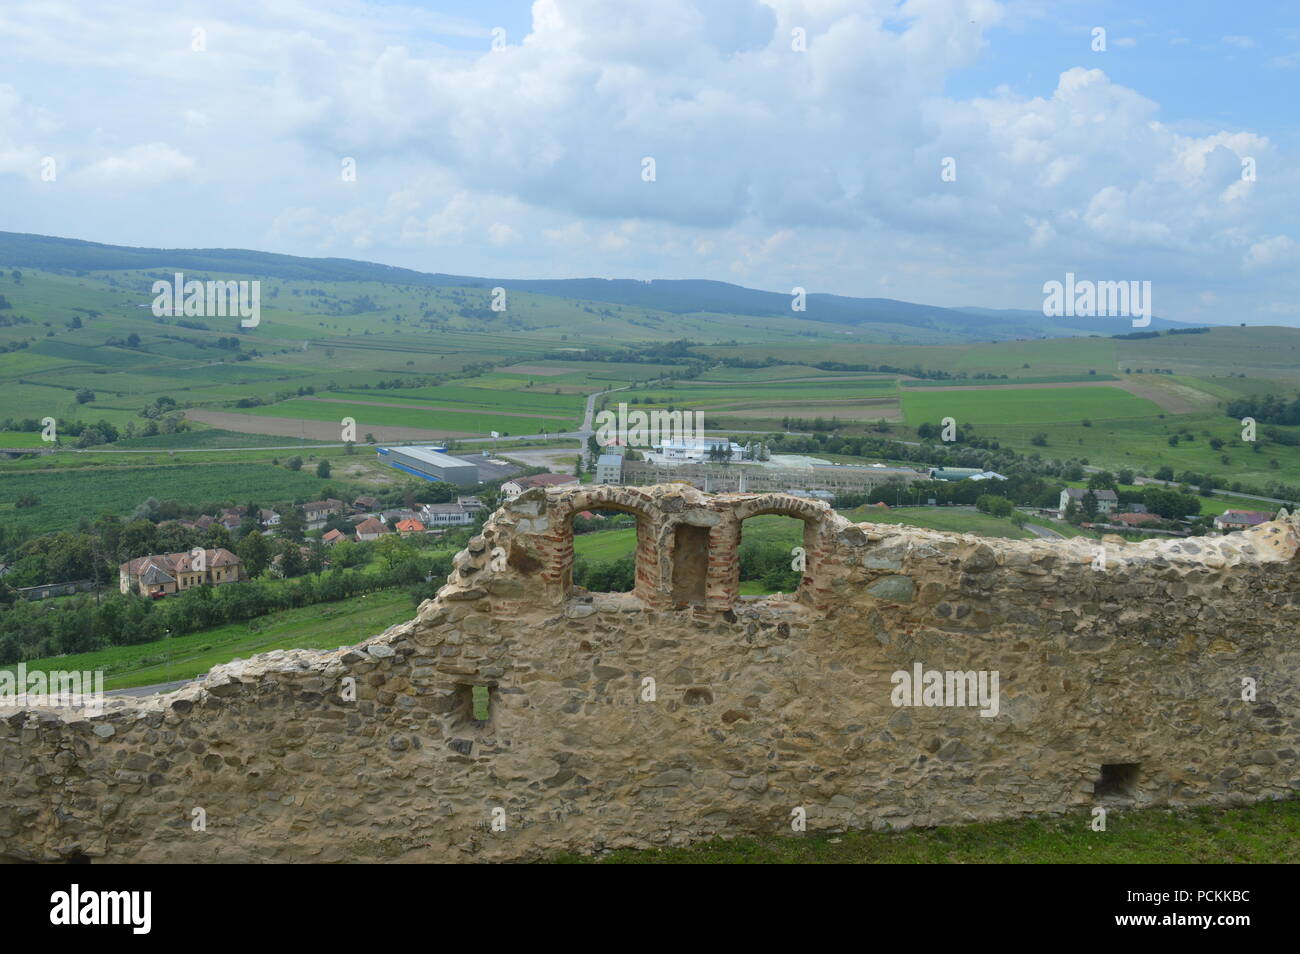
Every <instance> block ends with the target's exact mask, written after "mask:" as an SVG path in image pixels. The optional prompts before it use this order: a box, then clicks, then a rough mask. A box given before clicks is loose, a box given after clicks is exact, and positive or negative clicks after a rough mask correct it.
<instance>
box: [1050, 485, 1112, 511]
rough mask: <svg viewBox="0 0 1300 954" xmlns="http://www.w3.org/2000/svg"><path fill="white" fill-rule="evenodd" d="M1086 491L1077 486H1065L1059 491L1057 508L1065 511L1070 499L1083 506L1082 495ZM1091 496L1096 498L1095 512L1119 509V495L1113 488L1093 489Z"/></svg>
mask: <svg viewBox="0 0 1300 954" xmlns="http://www.w3.org/2000/svg"><path fill="white" fill-rule="evenodd" d="M1086 493H1088V491H1087V490H1082V489H1080V488H1078V487H1066V488H1065V489H1064V490H1062V491H1061V501H1060V505H1059V507H1058V508H1057V509H1058V510H1060V511H1061V513H1065V511H1066V508H1068V507H1069V506H1070V501H1072V500H1073V501H1074V502H1075V503H1076V504H1078V505H1079V506H1080V507H1082V506H1083V495H1084V494H1086ZM1092 495H1093V497H1095V498H1096V499H1097V513H1114V512H1115V511H1116V510H1118V509H1119V497H1117V496H1116V495H1115V491H1113V490H1094V491H1092Z"/></svg>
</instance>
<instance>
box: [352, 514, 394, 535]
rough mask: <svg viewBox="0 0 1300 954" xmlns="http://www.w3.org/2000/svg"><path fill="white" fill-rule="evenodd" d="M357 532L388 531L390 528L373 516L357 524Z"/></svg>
mask: <svg viewBox="0 0 1300 954" xmlns="http://www.w3.org/2000/svg"><path fill="white" fill-rule="evenodd" d="M357 533H388V528H387V527H386V526H384V525H383V524H382V523H380V522H379V521H378V520H376V519H375V518H374V517H371V518H370V519H368V520H363V521H361V522H360V523H359V524H357Z"/></svg>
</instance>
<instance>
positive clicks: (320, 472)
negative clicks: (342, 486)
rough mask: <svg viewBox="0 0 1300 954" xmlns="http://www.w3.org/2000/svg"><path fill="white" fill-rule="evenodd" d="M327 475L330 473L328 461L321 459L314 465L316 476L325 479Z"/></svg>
mask: <svg viewBox="0 0 1300 954" xmlns="http://www.w3.org/2000/svg"><path fill="white" fill-rule="evenodd" d="M329 475H330V462H329V461H327V460H322V461H321V462H320V463H319V464H317V465H316V476H317V477H319V478H321V479H322V480H325V479H326V478H328V477H329Z"/></svg>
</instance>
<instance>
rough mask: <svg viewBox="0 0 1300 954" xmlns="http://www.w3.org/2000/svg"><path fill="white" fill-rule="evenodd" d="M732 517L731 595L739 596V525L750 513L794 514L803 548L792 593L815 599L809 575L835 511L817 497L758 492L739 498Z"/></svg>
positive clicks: (817, 564) (801, 598) (817, 563)
mask: <svg viewBox="0 0 1300 954" xmlns="http://www.w3.org/2000/svg"><path fill="white" fill-rule="evenodd" d="M732 513H733V515H734V517H735V528H736V529H735V547H736V550H737V559H736V560H735V561H734V564H735V565H734V567H733V568H731V573H730V578H729V580H728V581H727V583H726V589H727V590H728V591H729V592H730V593H732V594H734V598H735V599H739V597H740V560H739V548H740V545H741V543H742V542H743V539H744V529H743V525H744V522H745V521H746V520H748V519H749V518H750V517H760V516H766V515H769V514H771V515H775V516H781V517H794V518H795V519H796V520H802V521H803V525H804V527H803V548H804V559H805V564H804V571H803V576H802V577H801V579H800V581H799V591H798V593H797V594H796V596H797V599H798V600H799V601H800V602H803V603H808V604H813V603H815V602H816V588H815V582H814V579H813V576H814V574H815V572H816V571H817V569H818V568H819V567H820V565H821V563H822V560H823V557H824V556H825V549H826V547H825V540H824V538H825V532H824V531H825V530H827V529H828V528H829V527H831V526H833V525H834V523H835V522H836V521H835V520H834V519H833V518H834V517H835V516H836V514H835V512H834V511H833V510H831V508H830V507H829V506H827V505H826V504H825V503H824V502H822V501H820V500H808V499H807V498H804V497H795V496H793V495H791V494H759V495H757V496H754V497H751V498H750V499H748V500H742V501H741V502H739V503H738V504H737V505H736V506H735V508H734V509H733V511H732Z"/></svg>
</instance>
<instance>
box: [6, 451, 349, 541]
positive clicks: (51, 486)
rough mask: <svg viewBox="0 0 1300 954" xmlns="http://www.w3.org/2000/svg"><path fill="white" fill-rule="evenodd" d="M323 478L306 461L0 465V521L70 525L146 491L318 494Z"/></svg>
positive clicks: (231, 497) (224, 497)
mask: <svg viewBox="0 0 1300 954" xmlns="http://www.w3.org/2000/svg"><path fill="white" fill-rule="evenodd" d="M329 485H330V481H329V480H322V479H321V478H319V477H317V476H316V475H315V473H314V472H313V471H311V470H309V469H308V468H307V467H305V466H304V468H303V469H302V470H300V471H291V470H289V469H288V468H285V467H275V466H272V465H271V463H270V462H269V461H268V462H265V463H209V464H164V463H159V464H154V465H152V466H149V465H146V464H145V463H144V462H143V461H140V462H138V463H136V465H135V466H129V467H112V468H108V467H104V468H93V469H89V470H71V469H61V470H54V469H52V470H27V471H4V470H0V526H24V527H30V528H31V529H33V530H37V531H40V532H51V531H56V530H68V529H75V527H76V526H77V522H78V521H79V520H80V519H81V518H82V517H85V518H87V519H91V520H93V519H94V518H95V517H97V516H98V515H99V514H101V513H103V512H105V511H107V512H109V513H115V514H119V515H122V516H126V515H129V514H130V513H131V512H132V511H133V510H134V509H135V507H136V506H137V505H139V504H141V503H143V502H144V501H145V500H146V499H147V498H149V497H156V498H158V499H159V500H183V501H186V502H189V503H192V504H200V503H205V502H209V501H228V502H230V503H236V502H247V501H248V500H249V499H261V500H293V499H295V498H302V499H304V500H313V499H318V498H317V495H318V494H320V493H321V492H322V490H323V489H324V488H325V487H327V486H329ZM23 496H31V497H35V498H36V499H37V500H38V501H39V502H38V503H37V505H36V506H34V507H25V508H22V509H18V508H16V507H15V506H14V502H15V501H17V500H18V499H19V498H20V497H23Z"/></svg>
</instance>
